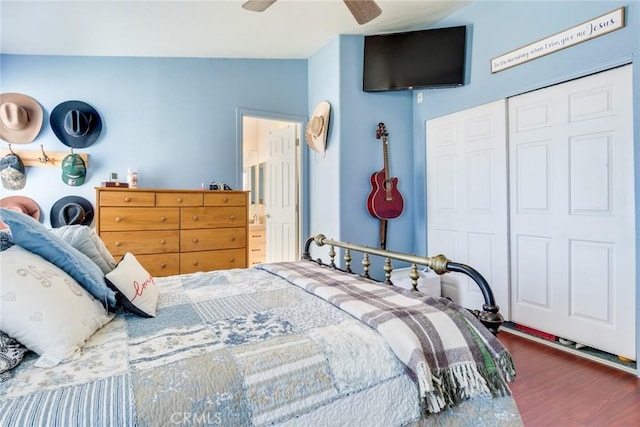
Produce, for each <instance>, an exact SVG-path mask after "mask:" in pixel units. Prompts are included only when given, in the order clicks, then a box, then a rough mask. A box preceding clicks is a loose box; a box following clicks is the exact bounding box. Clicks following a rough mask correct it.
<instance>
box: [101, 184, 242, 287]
mask: <svg viewBox="0 0 640 427" xmlns="http://www.w3.org/2000/svg"><path fill="white" fill-rule="evenodd" d="M247 218H248V192H245V191H209V190H154V189H146V188H135V189H132V188H111V187H109V188H105V187H99V188H96V221H95V224H96V232H97V233H98V234H99V235H100V237H101V238H102V240H103V241H104V242H105V244H106V245H107V248H108V249H109V251H110V252H111V254H112V255H113V256H114V258H116V260H119V259H120V258H121V257H122V255H124V254H125V253H126V252H131V253H132V254H134V255H135V256H136V258H137V259H138V260H139V261H140V263H141V264H142V265H143V266H144V267H145V268H146V269H147V270H148V271H149V273H151V274H152V275H154V276H169V275H173V274H184V273H193V272H196V271H208V270H220V269H228V268H244V267H247V260H248V253H247V250H248V249H247V248H248V244H247V243H248V242H247V239H248V233H247V228H248V219H247Z"/></svg>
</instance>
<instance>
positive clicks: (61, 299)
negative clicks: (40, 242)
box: [0, 245, 114, 368]
mask: <svg viewBox="0 0 640 427" xmlns="http://www.w3.org/2000/svg"><path fill="white" fill-rule="evenodd" d="M0 265H2V271H0V278H1V279H2V290H1V292H2V293H1V294H0V313H2V316H0V330H2V331H4V332H5V333H7V334H8V335H9V336H11V337H13V338H15V339H16V340H18V341H19V342H21V343H22V344H24V345H25V346H26V347H27V348H28V349H29V350H32V351H34V352H35V353H37V354H38V355H39V356H40V358H39V359H38V361H37V362H36V363H35V365H36V366H39V367H45V368H48V367H52V366H55V365H57V364H59V363H60V362H63V361H65V360H66V359H68V358H70V357H71V356H73V355H74V354H75V353H77V352H78V351H80V349H81V348H82V346H83V345H84V343H85V341H86V340H87V339H88V338H89V337H90V336H91V335H93V333H94V332H95V331H97V330H98V329H100V328H101V327H102V326H104V325H105V324H106V323H108V322H109V321H110V320H111V319H113V316H114V315H112V314H109V313H107V310H106V309H105V308H104V307H103V306H102V304H100V302H98V301H97V300H96V299H95V298H93V297H92V296H91V295H90V294H89V293H88V292H87V291H86V290H84V289H83V288H82V287H81V286H80V285H78V282H76V281H75V280H73V278H72V277H71V276H69V275H68V274H67V273H65V272H64V271H62V270H61V269H60V268H58V267H56V266H55V265H53V264H52V263H50V262H48V261H47V260H45V259H43V258H42V257H40V256H39V255H36V254H34V253H31V252H29V251H28V250H26V249H24V248H22V247H20V246H18V245H14V246H12V247H10V248H9V249H7V250H6V251H3V252H0Z"/></svg>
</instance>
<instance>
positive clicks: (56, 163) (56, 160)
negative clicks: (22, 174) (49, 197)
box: [0, 144, 89, 167]
mask: <svg viewBox="0 0 640 427" xmlns="http://www.w3.org/2000/svg"><path fill="white" fill-rule="evenodd" d="M8 145H9V147H8V149H0V158H1V157H4V156H6V155H8V154H13V155H15V156H18V157H20V160H21V161H22V163H23V164H24V165H25V166H35V167H41V166H48V167H61V166H62V161H63V160H64V158H65V157H67V156H68V155H69V151H45V149H44V145H43V144H40V150H15V149H14V147H13V145H12V144H8ZM71 154H74V150H73V149H72V150H71ZM75 154H78V155H79V156H80V157H82V160H84V163H85V165H86V167H89V155H88V154H86V153H75Z"/></svg>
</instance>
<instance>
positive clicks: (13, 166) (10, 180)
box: [0, 152, 27, 190]
mask: <svg viewBox="0 0 640 427" xmlns="http://www.w3.org/2000/svg"><path fill="white" fill-rule="evenodd" d="M0 178H2V186H3V187H4V188H6V189H7V190H20V189H22V188H24V186H25V184H26V183H27V176H26V175H25V169H24V163H22V159H20V157H19V156H18V155H17V154H15V153H14V152H11V153H9V154H7V155H6V156H4V157H3V158H2V159H0Z"/></svg>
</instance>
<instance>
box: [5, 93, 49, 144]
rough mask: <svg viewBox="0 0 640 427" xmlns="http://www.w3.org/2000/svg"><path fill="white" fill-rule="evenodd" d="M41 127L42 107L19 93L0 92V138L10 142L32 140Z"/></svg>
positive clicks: (25, 142)
mask: <svg viewBox="0 0 640 427" xmlns="http://www.w3.org/2000/svg"><path fill="white" fill-rule="evenodd" d="M41 128H42V107H41V106H40V104H38V101H36V100H35V99H33V98H31V97H30V96H27V95H22V94H20V93H3V94H0V139H2V140H3V141H6V142H8V143H10V144H28V143H30V142H32V141H33V140H34V139H36V137H37V136H38V134H39V133H40V129H41Z"/></svg>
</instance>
